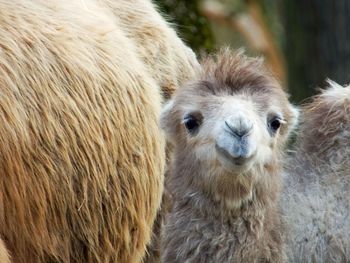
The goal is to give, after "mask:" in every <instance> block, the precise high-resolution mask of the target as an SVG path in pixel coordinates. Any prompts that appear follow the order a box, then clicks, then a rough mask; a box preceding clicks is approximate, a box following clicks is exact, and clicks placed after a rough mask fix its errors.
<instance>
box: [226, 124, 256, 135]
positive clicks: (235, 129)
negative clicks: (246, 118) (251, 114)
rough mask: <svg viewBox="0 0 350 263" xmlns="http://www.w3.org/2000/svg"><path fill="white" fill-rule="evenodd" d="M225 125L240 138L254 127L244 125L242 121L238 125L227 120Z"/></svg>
mask: <svg viewBox="0 0 350 263" xmlns="http://www.w3.org/2000/svg"><path fill="white" fill-rule="evenodd" d="M225 125H226V127H227V128H228V130H227V131H228V132H229V133H230V134H231V135H233V136H235V137H238V138H242V137H244V136H247V135H248V134H249V133H250V131H251V130H252V128H253V125H242V123H240V125H238V127H235V126H233V125H232V124H229V123H228V122H227V121H225Z"/></svg>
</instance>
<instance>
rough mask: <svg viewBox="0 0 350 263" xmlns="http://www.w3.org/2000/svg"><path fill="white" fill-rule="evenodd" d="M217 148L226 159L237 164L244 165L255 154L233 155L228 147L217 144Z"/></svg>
mask: <svg viewBox="0 0 350 263" xmlns="http://www.w3.org/2000/svg"><path fill="white" fill-rule="evenodd" d="M215 149H216V150H217V151H218V153H219V154H220V155H221V156H223V157H224V158H225V159H226V160H228V161H229V162H230V163H232V164H234V165H235V166H242V165H244V164H245V163H247V162H248V161H250V160H251V159H252V158H253V156H249V157H244V156H238V157H233V156H232V155H231V154H230V153H229V152H228V151H227V150H226V149H224V148H222V147H220V146H219V145H217V144H215Z"/></svg>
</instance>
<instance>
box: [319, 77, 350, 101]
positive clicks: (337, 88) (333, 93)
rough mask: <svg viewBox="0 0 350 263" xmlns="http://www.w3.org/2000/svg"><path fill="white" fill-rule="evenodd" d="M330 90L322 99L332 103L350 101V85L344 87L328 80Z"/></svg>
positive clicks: (324, 93) (326, 91) (325, 92)
mask: <svg viewBox="0 0 350 263" xmlns="http://www.w3.org/2000/svg"><path fill="white" fill-rule="evenodd" d="M327 82H328V84H329V88H328V89H327V90H325V91H324V92H323V93H322V95H321V96H322V97H324V98H325V99H326V100H329V101H330V102H334V101H339V100H340V101H343V100H344V99H350V85H349V86H346V87H343V86H341V85H339V84H338V83H336V82H334V81H332V80H330V79H328V80H327Z"/></svg>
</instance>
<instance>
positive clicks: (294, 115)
mask: <svg viewBox="0 0 350 263" xmlns="http://www.w3.org/2000/svg"><path fill="white" fill-rule="evenodd" d="M289 107H290V108H289V109H290V112H291V118H290V121H289V127H288V133H290V132H292V131H294V130H295V129H296V128H297V126H298V123H299V115H300V110H299V108H298V107H296V106H294V105H290V106H289Z"/></svg>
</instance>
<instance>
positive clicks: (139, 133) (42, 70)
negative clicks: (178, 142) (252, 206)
mask: <svg viewBox="0 0 350 263" xmlns="http://www.w3.org/2000/svg"><path fill="white" fill-rule="evenodd" d="M141 10H142V12H141ZM128 19H129V20H128ZM131 25H137V26H134V27H133V26H131ZM145 29H147V30H145ZM169 43H171V44H169ZM195 63H196V60H195V58H194V57H193V54H192V53H191V52H189V50H188V48H187V47H185V46H184V45H183V44H182V42H181V41H180V40H179V39H178V38H177V37H176V35H175V33H174V32H173V31H172V30H171V29H170V28H169V27H168V26H167V25H166V23H165V22H164V21H163V20H162V19H161V17H160V16H159V15H158V14H157V12H156V11H155V10H154V8H153V7H152V5H151V3H150V2H149V1H132V2H130V1H127V0H120V1H107V0H106V1H94V0H84V1H80V0H64V1H44V0H21V1H20V0H14V1H5V0H0V89H1V92H0V93H1V94H0V122H1V125H0V170H1V184H0V236H1V237H2V240H3V242H4V243H5V245H2V244H0V259H3V258H5V256H6V255H8V254H10V255H11V258H12V260H13V262H139V261H140V260H141V258H142V257H143V255H144V253H145V247H146V244H147V243H148V242H149V240H150V236H151V227H152V224H153V221H154V218H155V216H156V211H157V208H158V206H159V203H160V200H161V191H162V184H163V172H164V169H163V168H164V159H165V157H164V142H163V138H162V134H161V133H160V131H159V129H158V124H157V120H158V116H159V111H160V105H161V89H162V91H163V93H164V96H169V95H170V94H171V92H172V90H174V89H175V88H176V86H177V85H178V84H181V82H182V81H183V80H184V79H185V78H186V76H190V75H191V72H193V71H192V66H193V65H195ZM180 69H181V70H180ZM186 74H188V75H186ZM5 246H6V247H7V251H5ZM1 262H4V261H1ZM5 262H6V261H5Z"/></svg>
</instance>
